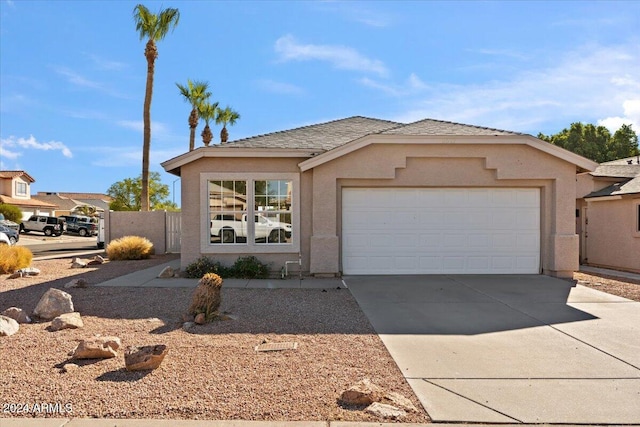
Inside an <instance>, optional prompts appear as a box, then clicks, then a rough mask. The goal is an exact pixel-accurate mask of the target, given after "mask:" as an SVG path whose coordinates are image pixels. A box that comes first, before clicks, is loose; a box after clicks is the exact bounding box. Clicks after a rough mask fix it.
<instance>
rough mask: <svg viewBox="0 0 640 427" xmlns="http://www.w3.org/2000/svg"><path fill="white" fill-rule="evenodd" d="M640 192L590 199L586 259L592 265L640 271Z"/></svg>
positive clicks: (585, 249)
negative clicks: (638, 229) (621, 196)
mask: <svg viewBox="0 0 640 427" xmlns="http://www.w3.org/2000/svg"><path fill="white" fill-rule="evenodd" d="M639 203H640V195H634V196H627V198H623V199H619V200H604V201H587V202H586V203H585V204H586V208H587V218H588V219H589V223H588V224H587V225H586V231H587V236H588V237H587V238H586V240H585V247H584V248H583V257H584V259H583V261H584V262H585V263H588V264H589V265H595V266H601V267H610V268H617V269H622V270H630V271H637V272H640V233H638V232H637V221H638V218H637V215H638V214H637V209H638V207H637V206H638V204H639Z"/></svg>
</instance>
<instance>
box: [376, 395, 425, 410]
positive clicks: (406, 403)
mask: <svg viewBox="0 0 640 427" xmlns="http://www.w3.org/2000/svg"><path fill="white" fill-rule="evenodd" d="M380 403H388V404H391V405H392V406H396V407H398V408H400V409H404V410H405V411H407V412H418V409H417V408H416V407H415V405H414V404H413V403H412V402H411V401H410V400H409V399H407V398H406V397H404V396H403V395H401V394H399V393H396V392H394V391H389V392H387V393H385V395H384V398H383V400H382V402H380Z"/></svg>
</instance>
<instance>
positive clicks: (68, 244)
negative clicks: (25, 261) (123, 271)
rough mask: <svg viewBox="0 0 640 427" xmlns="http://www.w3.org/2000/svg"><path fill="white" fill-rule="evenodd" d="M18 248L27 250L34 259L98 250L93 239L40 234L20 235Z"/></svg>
mask: <svg viewBox="0 0 640 427" xmlns="http://www.w3.org/2000/svg"><path fill="white" fill-rule="evenodd" d="M18 246H24V247H26V248H29V250H31V252H32V253H33V255H34V257H43V256H47V257H48V256H56V255H65V254H68V253H76V252H85V251H95V250H97V249H98V248H97V246H96V238H95V237H79V236H70V235H62V236H58V237H47V236H44V235H43V234H40V233H28V234H21V235H20V241H18Z"/></svg>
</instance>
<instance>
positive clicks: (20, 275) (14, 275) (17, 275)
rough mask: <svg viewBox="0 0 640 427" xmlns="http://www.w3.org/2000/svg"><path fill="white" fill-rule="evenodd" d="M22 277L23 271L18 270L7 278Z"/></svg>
mask: <svg viewBox="0 0 640 427" xmlns="http://www.w3.org/2000/svg"><path fill="white" fill-rule="evenodd" d="M21 277H22V271H20V270H18V271H16V272H14V273H11V274H10V275H9V277H7V279H19V278H21Z"/></svg>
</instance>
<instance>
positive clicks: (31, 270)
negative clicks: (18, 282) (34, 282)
mask: <svg viewBox="0 0 640 427" xmlns="http://www.w3.org/2000/svg"><path fill="white" fill-rule="evenodd" d="M39 274H40V269H38V268H35V267H27V268H21V269H20V270H16V271H15V272H14V273H13V274H11V275H10V276H9V279H17V278H19V277H28V276H37V275H39Z"/></svg>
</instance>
